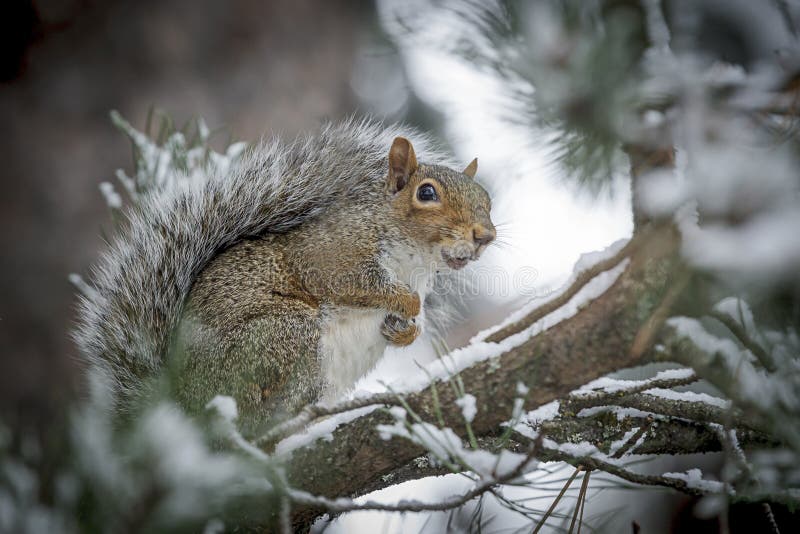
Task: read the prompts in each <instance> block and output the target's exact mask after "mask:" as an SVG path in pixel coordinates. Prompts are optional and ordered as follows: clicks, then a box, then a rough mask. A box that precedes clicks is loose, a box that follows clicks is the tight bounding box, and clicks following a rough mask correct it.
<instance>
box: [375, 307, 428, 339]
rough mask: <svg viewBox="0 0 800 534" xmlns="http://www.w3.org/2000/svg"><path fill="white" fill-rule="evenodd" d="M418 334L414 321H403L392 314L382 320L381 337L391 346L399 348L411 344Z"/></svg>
mask: <svg viewBox="0 0 800 534" xmlns="http://www.w3.org/2000/svg"><path fill="white" fill-rule="evenodd" d="M419 332H420V330H419V328H417V323H416V322H415V321H414V319H403V318H402V317H399V316H397V315H394V314H392V313H390V314H388V315H387V316H386V317H385V318H384V319H383V324H382V325H381V334H383V337H385V338H386V339H387V340H388V341H389V342H390V343H391V344H393V345H397V346H400V347H405V346H406V345H410V344H411V343H413V342H414V340H415V339H417V336H419Z"/></svg>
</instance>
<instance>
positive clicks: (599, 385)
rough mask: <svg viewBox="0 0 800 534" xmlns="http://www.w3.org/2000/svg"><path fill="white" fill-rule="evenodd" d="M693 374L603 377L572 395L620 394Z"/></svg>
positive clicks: (681, 371)
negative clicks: (626, 378)
mask: <svg viewBox="0 0 800 534" xmlns="http://www.w3.org/2000/svg"><path fill="white" fill-rule="evenodd" d="M693 374H694V370H692V369H689V368H681V369H667V370H665V371H659V372H658V373H656V375H655V376H654V377H653V378H648V379H646V380H620V379H616V378H610V377H601V378H598V379H596V380H592V381H591V382H589V383H588V384H585V385H583V386H581V387H580V388H578V389H577V390H575V391H573V392H572V393H571V395H574V396H576V397H581V396H589V395H592V394H595V393H598V392H602V393H618V392H621V391H626V390H630V389H634V388H641V387H643V386H646V385H647V384H652V383H654V382H660V381H663V380H681V379H684V378H689V377H690V376H692V375H693Z"/></svg>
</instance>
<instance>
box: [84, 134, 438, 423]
mask: <svg viewBox="0 0 800 534" xmlns="http://www.w3.org/2000/svg"><path fill="white" fill-rule="evenodd" d="M134 133H136V132H134ZM129 134H130V132H129ZM139 135H142V134H139ZM398 135H402V136H405V137H408V138H409V139H411V140H412V141H413V143H414V146H415V148H416V150H417V153H418V155H419V158H420V159H421V160H422V161H425V162H426V163H438V164H448V163H449V162H448V161H445V159H444V158H443V157H442V156H440V155H439V154H438V153H437V152H435V151H434V150H432V149H431V144H430V142H429V141H428V138H427V137H426V136H424V135H422V134H420V133H418V132H415V131H413V130H410V129H408V128H406V127H401V126H397V125H392V126H388V127H384V126H383V125H381V124H379V123H376V122H371V121H355V120H349V121H345V122H342V123H339V124H333V125H328V126H326V127H325V128H324V129H323V130H322V131H321V133H320V134H319V135H316V136H311V137H306V138H298V139H297V140H295V141H294V142H291V143H283V142H280V141H277V140H275V141H272V142H268V143H265V142H262V143H260V144H259V145H257V146H255V147H253V148H251V149H249V150H247V151H246V152H245V153H244V154H243V155H242V157H241V158H240V159H239V160H238V161H237V162H236V163H235V164H233V165H231V166H230V168H227V169H221V170H220V169H216V170H211V171H209V172H200V173H197V172H194V173H191V174H186V173H174V174H173V175H168V176H162V177H161V178H162V181H161V184H160V187H158V188H156V189H155V190H153V191H151V192H148V193H145V194H143V195H140V196H139V197H138V199H137V202H136V203H135V205H134V206H132V207H131V208H129V209H128V210H127V212H126V213H125V222H124V224H123V225H122V226H121V228H120V230H119V231H118V232H117V234H116V235H115V236H113V237H112V240H111V242H110V245H109V247H108V249H107V250H106V251H105V252H104V253H103V254H102V256H101V258H100V260H99V262H98V263H97V265H96V266H95V268H94V269H93V271H92V275H91V285H90V289H89V290H88V291H85V293H86V294H85V295H84V296H82V297H81V300H80V303H79V310H78V326H77V329H76V331H75V333H74V337H75V340H76V342H77V344H78V347H79V350H80V354H81V356H82V357H83V358H84V359H85V360H86V361H87V363H88V364H89V366H90V372H91V376H93V377H94V378H100V380H99V381H94V382H95V385H97V384H102V385H103V387H104V388H105V390H106V392H109V393H111V394H112V396H111V398H112V399H115V400H116V401H117V402H119V401H121V400H124V399H126V398H129V397H130V395H132V394H135V393H136V392H137V390H138V389H139V388H140V386H141V384H142V380H143V379H144V378H145V377H148V376H151V375H152V374H153V373H154V372H156V371H157V370H158V369H159V368H160V367H161V364H162V361H163V359H164V357H165V354H166V352H167V349H168V344H169V339H170V335H171V333H172V331H173V329H174V327H175V325H176V322H177V321H178V319H179V317H180V313H181V307H182V304H183V302H184V300H185V298H186V296H187V294H188V292H189V290H190V288H191V285H192V281H193V280H194V279H195V277H196V276H197V274H198V273H199V272H200V271H201V270H202V269H203V267H204V266H205V265H206V264H207V263H208V262H209V261H210V260H211V259H212V258H213V257H214V256H215V255H216V254H217V253H219V252H220V251H221V250H223V249H225V248H227V247H229V246H231V245H232V244H234V243H235V242H237V241H239V240H240V239H242V238H244V237H248V236H254V235H258V234H262V233H264V232H266V231H270V232H281V231H285V230H288V229H290V228H292V227H294V226H296V225H298V224H300V223H302V222H303V221H304V220H306V219H308V218H310V217H314V216H315V215H316V214H317V213H319V212H321V211H323V210H324V209H325V208H326V207H327V206H329V205H330V204H331V203H332V202H333V201H334V200H335V199H336V198H337V197H340V196H342V195H352V194H358V192H359V190H360V189H361V188H364V189H368V188H369V183H370V182H372V181H373V180H381V179H383V178H384V176H385V173H386V165H387V161H386V155H387V154H388V150H389V147H390V146H391V143H392V139H393V138H394V137H395V136H398ZM212 169H213V168H212ZM109 388H110V391H108V389H109ZM122 407H123V406H121V405H118V406H117V408H122Z"/></svg>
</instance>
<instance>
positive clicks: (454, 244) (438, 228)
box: [387, 137, 496, 269]
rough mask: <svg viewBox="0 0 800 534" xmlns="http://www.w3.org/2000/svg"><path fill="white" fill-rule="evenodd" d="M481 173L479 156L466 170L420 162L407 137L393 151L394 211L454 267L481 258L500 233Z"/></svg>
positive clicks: (413, 233)
mask: <svg viewBox="0 0 800 534" xmlns="http://www.w3.org/2000/svg"><path fill="white" fill-rule="evenodd" d="M477 171H478V160H477V159H474V160H472V162H471V163H470V164H469V165H467V167H466V168H465V169H464V170H463V171H461V172H457V171H454V170H452V169H449V168H447V167H443V166H440V165H425V164H420V163H417V157H416V155H415V154H414V147H413V146H412V145H411V143H410V142H409V141H408V139H405V138H403V137H397V138H395V140H394V142H393V143H392V148H391V150H389V174H388V178H387V188H388V191H389V193H390V195H391V196H392V202H393V208H394V210H395V213H396V214H397V216H398V217H399V218H400V219H401V220H402V221H403V222H404V223H405V224H406V225H407V227H408V229H409V231H410V234H411V236H412V237H413V238H414V239H417V240H419V241H421V244H423V245H425V246H427V247H428V248H429V249H430V250H432V251H435V252H436V253H437V254H440V255H441V258H442V260H443V261H444V262H445V263H447V265H448V266H449V267H450V268H452V269H460V268H462V267H464V266H465V265H466V264H467V263H468V262H469V261H470V260H476V259H478V257H479V256H480V255H481V253H482V252H483V251H484V250H485V249H486V247H487V246H488V245H489V243H491V242H492V241H493V240H494V238H495V236H496V231H495V228H494V224H492V220H491V218H490V217H489V210H490V209H491V200H490V199H489V194H488V193H487V192H486V190H485V189H484V188H483V187H481V186H480V185H479V184H478V183H477V182H476V181H475V180H474V178H475V173H476V172H477Z"/></svg>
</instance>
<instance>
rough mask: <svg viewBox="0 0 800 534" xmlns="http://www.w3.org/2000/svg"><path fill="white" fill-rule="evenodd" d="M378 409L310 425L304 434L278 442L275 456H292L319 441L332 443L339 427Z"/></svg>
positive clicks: (337, 415) (366, 407)
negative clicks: (294, 452)
mask: <svg viewBox="0 0 800 534" xmlns="http://www.w3.org/2000/svg"><path fill="white" fill-rule="evenodd" d="M378 407H379V406H378V405H373V406H365V407H363V408H359V409H357V410H351V411H349V412H345V413H341V414H336V415H332V416H330V417H328V418H326V419H322V420H320V421H318V422H317V423H315V424H313V425H310V426H309V427H308V428H306V429H305V430H304V431H303V432H298V433H296V434H292V435H291V436H288V437H287V438H285V439H283V440H281V441H280V442H278V444H277V445H275V455H276V456H278V457H280V456H285V455H288V454H291V452H292V451H293V450H295V449H299V448H302V447H307V446H309V445H311V444H312V443H314V442H315V441H317V440H319V439H322V440H325V441H331V440H333V431H334V430H336V429H337V428H338V427H339V426H341V425H344V424H347V423H349V422H350V421H353V420H354V419H358V418H359V417H361V416H362V415H367V414H368V413H370V412H373V411H375V410H377V409H378Z"/></svg>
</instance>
